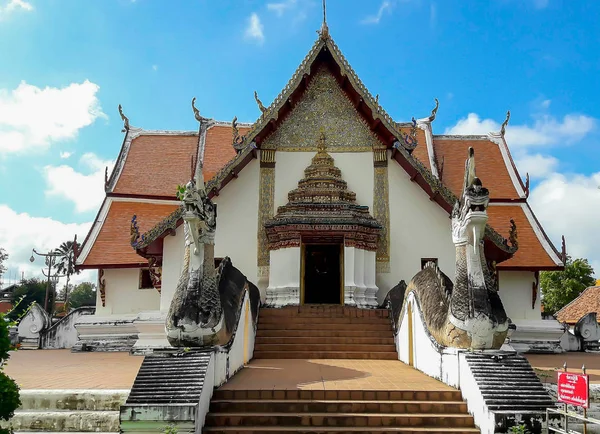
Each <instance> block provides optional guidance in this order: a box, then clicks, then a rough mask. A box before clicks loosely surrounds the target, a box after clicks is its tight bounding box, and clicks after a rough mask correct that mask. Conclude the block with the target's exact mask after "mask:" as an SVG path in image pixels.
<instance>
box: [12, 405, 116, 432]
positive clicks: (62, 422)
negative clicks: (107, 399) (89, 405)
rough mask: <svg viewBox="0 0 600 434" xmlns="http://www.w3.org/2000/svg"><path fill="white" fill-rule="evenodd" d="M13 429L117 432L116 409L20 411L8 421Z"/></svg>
mask: <svg viewBox="0 0 600 434" xmlns="http://www.w3.org/2000/svg"><path fill="white" fill-rule="evenodd" d="M9 424H10V425H12V427H13V429H14V430H15V431H50V432H119V412H118V411H84V410H76V411H67V410H64V411H22V410H18V411H16V412H15V415H14V416H13V418H12V419H11V420H10V421H9V422H2V426H4V427H8V425H9Z"/></svg>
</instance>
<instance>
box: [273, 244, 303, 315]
mask: <svg viewBox="0 0 600 434" xmlns="http://www.w3.org/2000/svg"><path fill="white" fill-rule="evenodd" d="M270 261H271V263H270V267H269V286H268V287H267V298H266V304H267V305H268V306H275V307H281V306H286V305H290V304H292V305H298V304H300V278H301V276H300V247H289V248H287V249H279V250H271V252H270Z"/></svg>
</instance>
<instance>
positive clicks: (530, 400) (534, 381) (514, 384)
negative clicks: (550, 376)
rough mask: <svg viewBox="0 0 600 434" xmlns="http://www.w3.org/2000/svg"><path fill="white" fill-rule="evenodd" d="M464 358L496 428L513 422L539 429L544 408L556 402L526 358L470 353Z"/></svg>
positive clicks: (552, 405)
mask: <svg viewBox="0 0 600 434" xmlns="http://www.w3.org/2000/svg"><path fill="white" fill-rule="evenodd" d="M465 359H466V360H467V363H468V365H469V368H470V369H471V372H472V374H473V377H475V380H476V382H477V386H478V388H479V390H480V392H481V395H482V396H483V401H484V402H485V404H486V406H487V407H488V409H489V410H490V411H491V412H493V413H494V415H495V420H496V427H497V428H498V429H506V428H508V426H510V425H511V424H513V423H514V422H515V421H521V422H522V423H525V424H527V425H528V426H529V427H530V429H538V428H539V429H541V425H542V420H543V419H544V418H545V413H546V408H548V407H553V408H555V407H556V404H555V402H554V401H553V400H552V398H551V397H550V395H549V393H548V392H547V391H546V389H545V388H544V386H543V385H542V383H541V382H540V380H539V378H538V377H537V375H536V373H535V371H534V370H533V368H532V367H531V365H530V364H529V362H528V361H527V359H526V358H525V357H523V356H522V355H517V354H502V353H498V354H494V355H492V354H483V353H472V354H467V355H466V356H465ZM499 432H506V431H499ZM534 432H536V431H534Z"/></svg>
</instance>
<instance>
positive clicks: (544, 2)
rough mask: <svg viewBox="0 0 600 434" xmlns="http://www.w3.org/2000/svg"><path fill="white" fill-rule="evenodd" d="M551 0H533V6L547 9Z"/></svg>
mask: <svg viewBox="0 0 600 434" xmlns="http://www.w3.org/2000/svg"><path fill="white" fill-rule="evenodd" d="M548 3H550V1H549V0H533V6H534V7H535V8H536V9H545V8H547V7H548Z"/></svg>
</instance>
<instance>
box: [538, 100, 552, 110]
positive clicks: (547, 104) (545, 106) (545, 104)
mask: <svg viewBox="0 0 600 434" xmlns="http://www.w3.org/2000/svg"><path fill="white" fill-rule="evenodd" d="M551 103H552V100H549V99H545V100H543V101H542V102H540V108H541V109H543V110H547V109H549V108H550V104H551Z"/></svg>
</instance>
